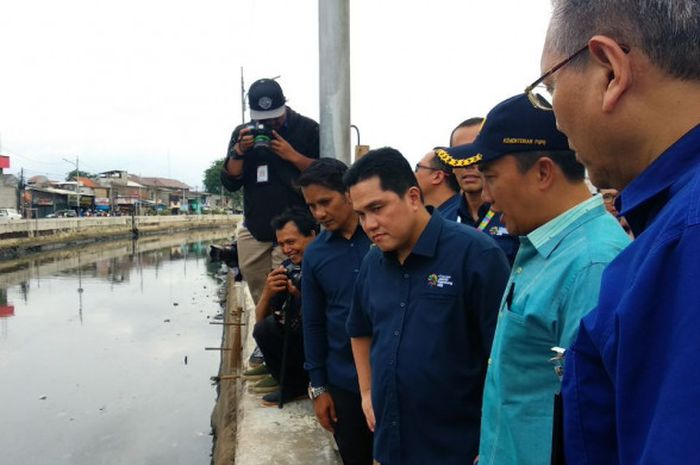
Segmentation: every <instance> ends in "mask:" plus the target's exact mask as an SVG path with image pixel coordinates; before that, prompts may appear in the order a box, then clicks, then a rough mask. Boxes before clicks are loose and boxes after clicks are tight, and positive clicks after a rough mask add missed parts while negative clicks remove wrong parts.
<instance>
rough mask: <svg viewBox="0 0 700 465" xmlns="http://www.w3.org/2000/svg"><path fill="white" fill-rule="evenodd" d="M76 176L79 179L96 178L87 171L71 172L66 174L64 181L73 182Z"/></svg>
mask: <svg viewBox="0 0 700 465" xmlns="http://www.w3.org/2000/svg"><path fill="white" fill-rule="evenodd" d="M76 176H80V177H81V178H96V177H97V176H95V175H94V174H91V173H88V172H87V171H82V170H81V171H78V170H71V171H69V172H68V174H66V181H73V180H74V179H75V177H76Z"/></svg>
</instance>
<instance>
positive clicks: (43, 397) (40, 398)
mask: <svg viewBox="0 0 700 465" xmlns="http://www.w3.org/2000/svg"><path fill="white" fill-rule="evenodd" d="M46 397H47V396H46V395H43V396H41V397H39V400H46Z"/></svg>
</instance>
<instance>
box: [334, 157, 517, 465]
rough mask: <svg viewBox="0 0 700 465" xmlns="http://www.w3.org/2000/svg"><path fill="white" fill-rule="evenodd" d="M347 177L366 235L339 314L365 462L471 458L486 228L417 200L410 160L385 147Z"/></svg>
mask: <svg viewBox="0 0 700 465" xmlns="http://www.w3.org/2000/svg"><path fill="white" fill-rule="evenodd" d="M345 183H346V186H347V187H348V188H349V192H350V197H351V199H352V202H353V208H354V209H355V211H357V213H358V214H359V216H360V222H361V224H362V227H363V229H364V230H365V232H366V233H367V235H368V236H369V237H370V238H371V239H372V241H373V242H374V243H375V244H376V247H374V248H371V249H370V252H369V253H368V254H367V257H366V258H365V261H364V262H363V264H362V268H361V269H360V274H359V276H358V279H357V284H356V287H355V295H354V299H353V306H352V309H351V311H350V315H349V317H348V322H347V329H348V333H349V334H350V337H351V338H352V347H353V354H354V357H355V364H356V366H357V371H358V377H359V382H360V393H361V395H362V404H363V409H364V411H365V416H366V417H367V422H368V425H369V426H370V428H373V429H374V432H375V440H374V455H375V459H376V460H378V461H379V462H380V463H382V465H400V464H404V465H405V464H416V465H419V464H420V465H424V464H440V465H452V464H454V465H457V464H460V465H463V464H465V463H469V461H470V460H471V459H472V458H473V457H474V456H475V455H476V451H477V448H478V444H479V422H480V418H481V397H482V391H483V383H484V374H485V372H486V362H487V359H488V354H489V351H490V349H491V341H492V338H493V331H494V327H495V324H496V315H497V311H498V304H499V302H500V300H501V296H502V294H503V289H504V287H505V284H506V281H507V279H508V262H507V261H506V258H505V255H504V254H503V252H502V251H501V249H500V248H499V247H498V246H497V245H496V244H495V243H494V241H493V240H492V239H491V238H489V237H488V236H487V235H485V234H482V233H480V232H478V231H476V230H474V229H472V228H469V227H467V226H464V225H461V224H459V223H456V222H452V221H447V220H445V219H443V218H442V217H441V216H440V214H437V213H433V211H432V210H428V209H426V208H425V206H424V204H423V199H422V195H421V191H420V189H419V188H418V185H417V181H416V178H415V176H414V174H413V172H412V171H411V167H410V166H409V164H408V162H407V161H406V159H405V158H404V157H403V156H402V155H401V154H400V153H399V152H398V151H396V150H394V149H392V148H383V149H378V150H374V151H370V152H369V153H368V154H367V155H365V156H364V157H363V158H361V159H360V160H359V161H357V162H356V163H355V164H354V165H353V166H352V167H351V168H350V169H349V170H348V172H347V173H346V175H345ZM375 420H376V421H375Z"/></svg>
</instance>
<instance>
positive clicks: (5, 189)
mask: <svg viewBox="0 0 700 465" xmlns="http://www.w3.org/2000/svg"><path fill="white" fill-rule="evenodd" d="M0 208H14V209H17V178H16V177H14V176H13V175H11V174H2V175H0Z"/></svg>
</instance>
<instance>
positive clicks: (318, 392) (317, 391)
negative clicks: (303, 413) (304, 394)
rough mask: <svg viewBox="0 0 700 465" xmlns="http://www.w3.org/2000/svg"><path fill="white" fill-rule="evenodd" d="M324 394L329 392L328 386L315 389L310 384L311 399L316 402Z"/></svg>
mask: <svg viewBox="0 0 700 465" xmlns="http://www.w3.org/2000/svg"><path fill="white" fill-rule="evenodd" d="M324 392H328V388H327V387H326V386H319V387H313V386H312V385H311V384H309V399H311V400H315V399H316V398H317V397H318V396H320V395H321V394H323V393H324Z"/></svg>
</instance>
